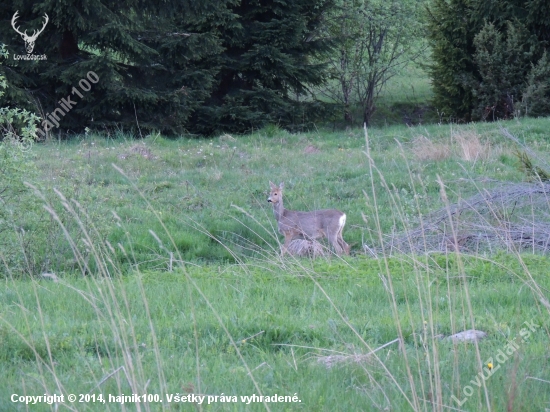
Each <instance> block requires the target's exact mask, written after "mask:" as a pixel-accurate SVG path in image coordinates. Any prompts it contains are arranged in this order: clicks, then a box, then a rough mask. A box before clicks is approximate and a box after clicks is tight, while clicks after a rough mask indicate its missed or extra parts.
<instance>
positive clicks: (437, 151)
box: [412, 135, 451, 161]
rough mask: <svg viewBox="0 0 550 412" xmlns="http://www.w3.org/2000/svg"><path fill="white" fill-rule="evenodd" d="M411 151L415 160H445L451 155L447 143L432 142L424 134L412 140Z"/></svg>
mask: <svg viewBox="0 0 550 412" xmlns="http://www.w3.org/2000/svg"><path fill="white" fill-rule="evenodd" d="M412 144H413V146H412V152H413V154H414V156H415V157H416V159H417V160H420V161H426V160H445V159H447V158H448V157H449V156H450V155H451V148H450V147H449V145H446V144H443V143H434V142H432V141H431V140H430V139H428V138H427V137H426V136H422V135H420V136H417V137H415V139H414V140H413V143H412Z"/></svg>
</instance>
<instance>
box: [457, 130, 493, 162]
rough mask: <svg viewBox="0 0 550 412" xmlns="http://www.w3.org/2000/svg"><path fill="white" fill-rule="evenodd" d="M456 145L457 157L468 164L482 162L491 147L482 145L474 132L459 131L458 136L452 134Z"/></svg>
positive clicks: (486, 144)
mask: <svg viewBox="0 0 550 412" xmlns="http://www.w3.org/2000/svg"><path fill="white" fill-rule="evenodd" d="M453 138H454V139H455V141H456V143H457V144H458V153H457V155H458V157H460V158H461V159H462V160H466V161H468V162H472V161H476V160H483V159H487V158H488V157H489V154H490V152H491V145H489V144H488V143H482V142H481V140H480V138H479V135H478V134H477V133H476V132H475V131H461V133H460V134H453Z"/></svg>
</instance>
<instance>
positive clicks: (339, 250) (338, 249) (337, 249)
mask: <svg viewBox="0 0 550 412" xmlns="http://www.w3.org/2000/svg"><path fill="white" fill-rule="evenodd" d="M328 241H329V242H330V244H331V245H332V247H333V248H334V251H335V252H336V254H337V255H341V254H342V251H343V250H342V246H340V242H339V239H338V233H332V234H331V235H330V237H329V239H328Z"/></svg>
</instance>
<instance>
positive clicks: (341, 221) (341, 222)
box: [338, 213, 346, 227]
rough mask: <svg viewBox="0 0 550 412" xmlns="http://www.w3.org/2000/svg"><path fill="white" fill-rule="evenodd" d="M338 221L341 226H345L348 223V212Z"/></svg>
mask: <svg viewBox="0 0 550 412" xmlns="http://www.w3.org/2000/svg"><path fill="white" fill-rule="evenodd" d="M338 223H339V224H340V227H344V225H345V224H346V214H345V213H342V216H340V219H338Z"/></svg>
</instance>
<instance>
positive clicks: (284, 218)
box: [267, 182, 349, 255]
mask: <svg viewBox="0 0 550 412" xmlns="http://www.w3.org/2000/svg"><path fill="white" fill-rule="evenodd" d="M269 185H270V186H271V192H270V193H269V197H268V198H267V201H268V202H269V203H271V204H273V213H274V214H275V219H276V220H277V223H278V225H279V232H281V233H282V234H283V235H284V236H285V243H284V245H283V246H282V248H281V254H282V255H284V253H285V251H287V248H288V245H289V244H290V241H291V240H292V239H296V238H304V239H309V240H314V239H318V238H322V237H326V238H327V239H328V241H329V242H330V244H331V245H332V247H333V248H334V251H335V252H336V253H337V254H338V255H341V254H342V253H345V254H346V255H348V254H349V245H348V244H347V243H346V242H344V239H343V238H342V230H344V225H345V224H346V214H345V213H343V212H340V211H339V210H336V209H323V210H314V211H312V212H296V211H293V210H287V209H285V208H284V206H283V188H284V183H282V182H281V183H280V184H279V186H278V187H277V186H276V185H275V184H273V183H272V182H269Z"/></svg>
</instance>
